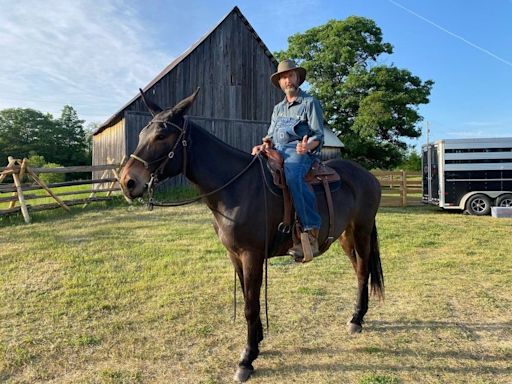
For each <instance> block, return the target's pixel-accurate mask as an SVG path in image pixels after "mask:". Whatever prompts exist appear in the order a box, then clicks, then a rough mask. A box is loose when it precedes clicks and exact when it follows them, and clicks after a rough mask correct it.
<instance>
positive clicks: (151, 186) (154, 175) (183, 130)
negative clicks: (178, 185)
mask: <svg viewBox="0 0 512 384" xmlns="http://www.w3.org/2000/svg"><path fill="white" fill-rule="evenodd" d="M184 120H185V123H184V125H183V127H180V126H179V125H177V124H175V123H173V122H172V121H166V120H155V119H152V120H151V121H150V122H149V123H148V124H147V125H146V126H145V127H144V128H146V127H148V126H149V125H150V124H151V123H162V124H163V125H164V126H165V127H167V124H170V125H172V126H173V127H175V128H176V129H178V131H180V135H179V136H178V138H177V139H176V141H175V142H174V145H173V146H172V148H171V150H170V151H169V153H168V154H167V155H165V156H162V157H160V158H158V159H156V160H153V161H147V160H144V159H143V158H142V157H139V156H137V155H134V154H131V155H130V157H131V158H133V159H135V160H137V161H140V162H141V163H142V164H143V165H144V168H146V169H147V170H149V169H150V168H151V166H152V165H153V164H155V163H160V164H159V165H158V167H157V168H156V169H155V170H154V171H153V172H151V177H150V179H149V182H148V183H147V184H146V187H147V190H148V195H149V200H148V203H147V204H148V208H149V209H150V210H152V209H153V205H155V204H154V199H153V194H154V192H155V186H156V184H157V183H158V181H159V179H158V177H159V176H160V175H161V174H162V172H163V170H164V169H165V167H166V165H167V163H168V162H169V161H170V160H171V159H173V158H174V151H175V150H176V147H177V146H178V144H179V143H180V142H181V145H182V147H183V170H182V173H183V175H184V176H186V172H187V150H186V147H187V146H188V143H187V139H186V137H185V136H186V134H187V127H188V118H186V117H185V119H184ZM144 128H143V129H144Z"/></svg>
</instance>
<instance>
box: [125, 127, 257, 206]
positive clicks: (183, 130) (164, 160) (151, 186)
mask: <svg viewBox="0 0 512 384" xmlns="http://www.w3.org/2000/svg"><path fill="white" fill-rule="evenodd" d="M184 120H185V123H184V125H183V127H180V126H179V125H177V124H175V123H173V122H171V121H165V120H151V121H150V122H149V123H148V124H147V125H146V127H147V126H149V125H150V124H151V123H162V124H164V125H165V126H166V127H167V124H170V125H172V126H173V127H175V128H176V129H178V131H179V132H180V134H179V136H178V138H177V139H176V141H175V142H174V145H173V146H172V148H171V150H170V151H169V153H168V154H167V155H165V156H162V157H160V158H158V159H156V160H153V161H147V160H144V159H143V158H141V157H139V156H137V155H134V154H131V155H130V157H131V158H133V159H135V160H137V161H140V162H141V163H142V164H143V165H144V167H145V168H146V169H148V170H149V169H150V167H151V166H152V165H154V164H155V163H160V164H159V165H158V167H157V168H156V169H155V170H154V171H153V172H152V173H151V177H150V179H149V181H148V183H147V184H146V188H147V191H148V201H147V202H146V205H147V207H148V210H150V211H151V210H153V207H154V206H157V207H178V206H182V205H187V204H192V203H194V202H196V201H199V200H201V199H202V198H204V197H208V196H211V195H213V194H215V193H217V192H219V191H221V190H223V189H224V188H226V187H228V186H229V185H231V184H232V183H233V182H234V181H235V180H237V179H238V178H239V177H240V176H242V175H243V174H244V173H245V172H246V171H247V170H248V169H249V168H250V167H251V165H253V164H254V163H255V162H256V160H258V159H259V160H260V162H261V161H262V158H261V155H260V154H258V155H257V156H254V157H253V159H252V160H251V161H250V162H249V164H248V165H247V166H246V167H245V168H244V169H242V170H241V171H240V172H239V173H237V174H236V175H235V176H233V177H232V178H231V179H230V180H228V181H227V182H226V183H225V184H223V185H222V186H220V187H219V188H216V189H214V190H212V191H210V192H207V193H204V194H201V195H199V196H197V197H194V198H191V199H187V200H183V201H176V202H160V201H157V200H155V198H154V197H153V196H154V193H155V187H156V186H157V184H158V182H159V181H161V180H160V179H159V177H160V176H161V175H162V173H163V170H164V169H165V167H166V166H167V164H168V162H169V161H171V160H172V159H173V158H174V154H175V151H176V148H177V147H178V145H179V144H180V143H181V145H182V148H183V170H182V172H181V173H182V174H183V175H184V176H185V177H186V176H187V174H186V172H187V147H188V144H189V141H190V140H187V134H188V130H187V128H188V118H185V119H184ZM263 177H264V175H263ZM165 179H166V178H165ZM165 179H164V180H165ZM140 200H141V201H142V202H144V200H143V198H140Z"/></svg>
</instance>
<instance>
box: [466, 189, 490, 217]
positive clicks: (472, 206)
mask: <svg viewBox="0 0 512 384" xmlns="http://www.w3.org/2000/svg"><path fill="white" fill-rule="evenodd" d="M466 210H467V211H468V212H469V214H470V215H475V216H486V215H488V214H489V213H490V212H491V199H490V198H489V197H488V196H486V195H482V194H477V195H473V196H471V197H470V198H469V199H468V201H467V203H466Z"/></svg>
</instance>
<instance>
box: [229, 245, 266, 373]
mask: <svg viewBox="0 0 512 384" xmlns="http://www.w3.org/2000/svg"><path fill="white" fill-rule="evenodd" d="M242 264H243V271H244V274H243V276H244V277H243V278H244V300H245V319H246V320H247V345H246V347H245V350H244V351H243V352H242V354H241V356H240V361H239V362H238V369H237V371H236V374H235V380H238V381H240V382H244V381H247V379H249V377H250V376H251V374H252V372H253V371H254V367H253V366H252V362H253V361H254V360H256V358H257V357H258V355H259V353H260V351H259V347H258V344H259V343H260V341H261V340H263V327H262V325H261V319H260V290H261V281H262V277H263V260H262V258H260V257H258V256H257V255H254V254H249V253H247V254H244V255H243V257H242Z"/></svg>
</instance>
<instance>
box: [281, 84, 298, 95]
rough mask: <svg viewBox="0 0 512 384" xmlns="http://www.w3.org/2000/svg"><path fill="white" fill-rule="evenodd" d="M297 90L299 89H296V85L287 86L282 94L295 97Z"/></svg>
mask: <svg viewBox="0 0 512 384" xmlns="http://www.w3.org/2000/svg"><path fill="white" fill-rule="evenodd" d="M298 89H299V87H297V86H296V85H289V86H287V87H286V88H285V89H284V93H286V94H287V95H291V96H295V94H296V93H297V90H298Z"/></svg>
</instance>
